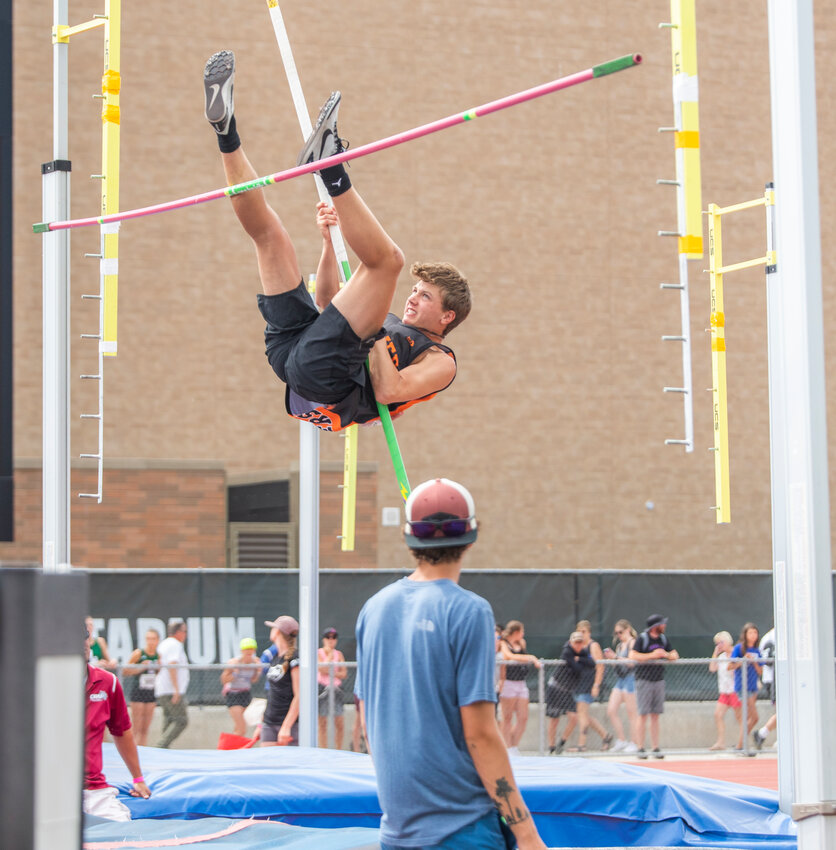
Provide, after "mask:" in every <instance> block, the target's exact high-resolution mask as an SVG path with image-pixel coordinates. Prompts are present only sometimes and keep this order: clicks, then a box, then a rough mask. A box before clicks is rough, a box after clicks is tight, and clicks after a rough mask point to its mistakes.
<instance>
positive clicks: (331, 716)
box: [326, 661, 337, 750]
mask: <svg viewBox="0 0 836 850" xmlns="http://www.w3.org/2000/svg"><path fill="white" fill-rule="evenodd" d="M335 663H336V662H334V661H329V662H328V719H327V720H326V723H327V724H328V729H327V730H326V746H327V747H328V749H329V750H333V749H334V744H335V743H336V737H335V736H336V734H337V721H336V719H335V718H336V715H335V713H334V711H335V709H334V706H335V699H336V694H335V693H334V664H335Z"/></svg>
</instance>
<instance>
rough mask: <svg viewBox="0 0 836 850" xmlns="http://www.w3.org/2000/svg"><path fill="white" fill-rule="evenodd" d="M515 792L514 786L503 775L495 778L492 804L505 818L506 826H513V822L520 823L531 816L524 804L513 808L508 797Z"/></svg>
mask: <svg viewBox="0 0 836 850" xmlns="http://www.w3.org/2000/svg"><path fill="white" fill-rule="evenodd" d="M516 792H517V789H516V788H514V786H513V785H511V783H510V782H509V781H508V780H507V779H506V778H505V777H504V776H500V777H499V779H497V780H496V790H495V791H494V804H495V805H496V808H497V811H498V812H499V814H500V815H502V817H503V818H505V823H507V824H508V826H514V824H517V823H522V822H523V821H526V820H528V819H529V818H530V817H531V814H530V813H529V811H528V809H526V808H525V806H522V807H521V808H520V807H518V808H516V809H515V808H514V807H513V805H512V804H511V800H510V797H511V795H512V794H515V793H516Z"/></svg>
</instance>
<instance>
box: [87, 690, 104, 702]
mask: <svg viewBox="0 0 836 850" xmlns="http://www.w3.org/2000/svg"><path fill="white" fill-rule="evenodd" d="M106 699H107V694H106V693H105V692H104V691H98V692H97V693H95V694H90V702H104V701H105V700H106Z"/></svg>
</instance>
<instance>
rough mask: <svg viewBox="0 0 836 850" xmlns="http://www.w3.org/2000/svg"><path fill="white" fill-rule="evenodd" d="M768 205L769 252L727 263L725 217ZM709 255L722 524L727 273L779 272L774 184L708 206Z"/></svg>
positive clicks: (726, 513) (726, 482)
mask: <svg viewBox="0 0 836 850" xmlns="http://www.w3.org/2000/svg"><path fill="white" fill-rule="evenodd" d="M759 206H764V207H766V255H765V256H763V257H757V258H756V259H754V260H744V261H743V262H739V263H731V264H729V265H724V264H723V229H722V217H723V216H724V215H728V214H729V213H733V212H739V211H741V210H747V209H751V208H752V207H759ZM707 215H708V256H709V269H708V272H709V275H710V283H711V313H710V316H709V323H710V328H709V331H710V333H711V374H712V378H713V381H712V387H711V394H712V407H713V422H714V446H713V447H712V448H711V449H710V451H713V452H714V490H715V501H716V504H715V505H713V506H712V508H711V510H713V511H715V512H716V515H717V522H718V523H728V522H731V504H730V502H731V498H730V472H729V421H728V394H727V391H726V314H725V309H724V306H723V276H724V275H726V274H729V273H731V272H736V271H740V270H741V269H748V268H752V267H754V266H764V267H765V270H766V273H767V274H768V275H769V274H774V273H775V272H776V271H777V268H778V266H777V254H776V252H775V191H774V188H773V184H772V183H767V184H766V190H765V191H764V194H763V197H762V198H756V199H755V200H754V201H745V202H743V203H742V204H733V205H732V206H729V207H718V206H717V205H716V204H709V205H708V213H707Z"/></svg>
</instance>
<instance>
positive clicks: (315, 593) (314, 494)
mask: <svg viewBox="0 0 836 850" xmlns="http://www.w3.org/2000/svg"><path fill="white" fill-rule="evenodd" d="M299 626H300V630H299V674H300V675H299V680H300V682H299V686H300V688H301V691H302V693H301V695H300V700H299V744H300V746H303V747H315V746H316V727H317V704H318V699H317V696H318V695H317V686H316V673H317V669H316V657H317V652H316V650H317V647H318V644H319V641H318V640H317V635H318V634H319V428H317V427H316V425H311V424H310V423H309V422H300V423H299Z"/></svg>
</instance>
